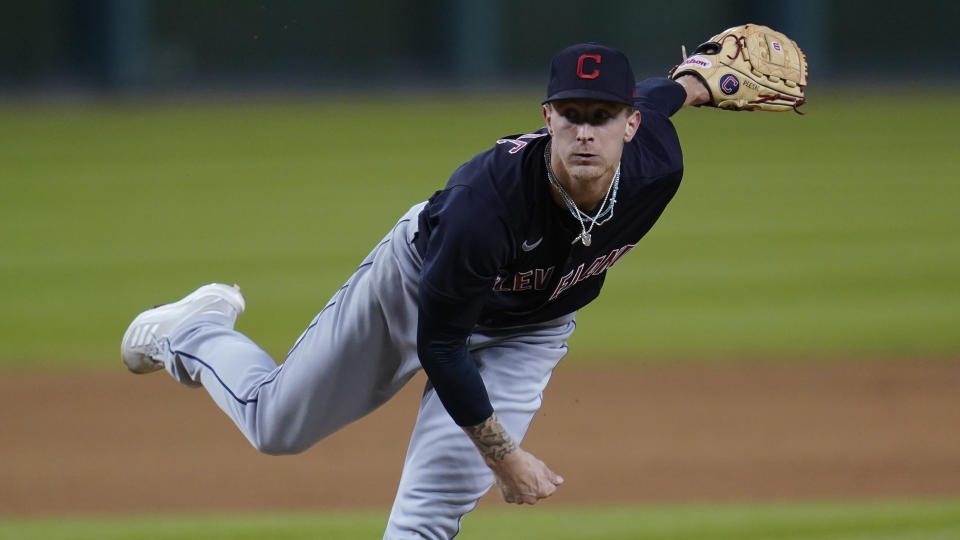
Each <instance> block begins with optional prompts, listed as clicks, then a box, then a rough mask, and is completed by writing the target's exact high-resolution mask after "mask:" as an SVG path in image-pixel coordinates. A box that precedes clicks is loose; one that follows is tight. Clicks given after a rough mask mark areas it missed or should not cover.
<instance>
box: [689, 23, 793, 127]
mask: <svg viewBox="0 0 960 540" xmlns="http://www.w3.org/2000/svg"><path fill="white" fill-rule="evenodd" d="M683 56H684V60H683V63H681V64H680V65H678V66H677V67H675V68H673V69H672V70H671V71H670V77H671V78H672V79H676V78H678V77H681V76H683V75H694V76H696V77H697V78H699V79H700V80H701V81H702V82H703V84H704V85H705V86H706V87H707V90H708V91H709V92H710V103H709V105H712V106H714V107H719V108H721V109H732V110H738V111H754V110H758V109H759V110H764V111H790V110H792V111H795V112H797V113H799V114H803V113H802V112H800V109H799V107H800V106H801V105H803V104H804V103H806V102H807V100H806V97H805V92H806V88H807V74H808V71H809V70H808V66H807V56H806V55H805V54H804V53H803V50H801V49H800V46H799V45H797V43H796V42H795V41H793V40H792V39H790V38H788V37H787V36H785V35H783V34H781V33H780V32H777V31H776V30H773V29H771V28H769V27H767V26H762V25H757V24H745V25H742V26H735V27H733V28H728V29H727V30H724V31H723V32H721V33H720V34H717V35H716V36H713V37H712V38H710V40H709V41H707V42H706V43H704V44H702V45H700V46H699V47H697V49H696V50H695V51H694V52H693V55H691V56H690V57H687V53H686V48H684V50H683Z"/></svg>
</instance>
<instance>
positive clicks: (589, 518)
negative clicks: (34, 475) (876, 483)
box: [0, 501, 960, 540]
mask: <svg viewBox="0 0 960 540" xmlns="http://www.w3.org/2000/svg"><path fill="white" fill-rule="evenodd" d="M385 521H386V515H384V514H380V513H374V512H340V513H329V514H270V515H257V516H246V515H213V516H177V517H157V516H132V517H125V518H67V519H58V520H55V521H53V520H41V519H13V520H6V521H2V520H0V539H2V540H8V539H9V540H41V539H44V540H46V539H52V538H56V539H58V540H121V539H128V538H136V539H138V540H201V539H202V540H221V539H222V540H227V539H230V540H262V539H265V538H269V539H271V540H308V539H315V538H329V539H331V540H360V539H370V538H380V536H381V535H382V530H383V523H384V522H385ZM958 536H960V502H958V501H930V502H883V503H879V502H878V503H849V502H847V503H839V502H838V503H800V504H734V505H710V506H685V505H684V506H676V505H673V506H638V507H632V508H631V507H615V508H576V509H558V508H537V509H535V510H534V509H531V508H511V509H503V510H491V511H486V512H484V511H478V512H476V513H475V514H471V515H469V516H467V517H466V518H465V519H464V522H463V531H462V532H461V534H459V535H458V536H457V538H458V539H459V540H481V539H497V540H635V539H644V540H772V539H789V540H868V539H869V540H952V539H955V538H957V537H958Z"/></svg>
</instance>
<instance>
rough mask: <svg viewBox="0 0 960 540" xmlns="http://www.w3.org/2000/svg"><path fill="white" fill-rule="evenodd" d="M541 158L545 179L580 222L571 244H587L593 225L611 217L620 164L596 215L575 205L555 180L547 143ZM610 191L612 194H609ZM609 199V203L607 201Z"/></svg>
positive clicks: (618, 182) (604, 221) (615, 202)
mask: <svg viewBox="0 0 960 540" xmlns="http://www.w3.org/2000/svg"><path fill="white" fill-rule="evenodd" d="M543 160H544V162H546V164H547V180H549V181H550V185H552V186H553V187H555V188H557V191H558V192H559V193H560V198H561V199H563V202H564V203H566V205H567V209H568V210H570V213H571V214H572V215H573V217H574V218H575V219H576V220H577V221H579V222H580V230H581V231H582V232H581V233H580V236H577V237H576V238H574V239H573V242H570V243H571V244H576V243H577V240H579V241H580V242H581V243H582V244H583V245H584V246H589V245H590V242H591V241H592V240H593V237H592V236H591V235H590V232H591V231H593V227H594V225H596V226H597V227H600V226H602V225H603V224H604V223H606V222H608V221H610V220H611V219H613V205H615V204H617V188H619V187H620V164H619V163H618V164H617V172H616V173H614V175H613V181H612V182H610V185H609V186H607V194H606V195H604V196H603V202H601V203H600V210H599V211H597V215H595V216H592V217H591V216H589V215H587V214H586V213H585V212H584V211H583V210H580V208H579V207H578V206H577V203H575V202H573V197H571V196H570V195H568V194H567V191H566V190H565V189H563V186H561V185H560V181H559V180H557V177H556V176H554V174H553V167H551V166H550V145H549V144H547V148H546V149H545V150H544V151H543ZM611 193H612V196H611ZM608 201H609V203H610V204H609V205H607V202H608ZM604 216H606V219H603V220H602V221H601V218H603V217H604ZM587 221H589V222H590V226H589V227H587V225H586V222H587Z"/></svg>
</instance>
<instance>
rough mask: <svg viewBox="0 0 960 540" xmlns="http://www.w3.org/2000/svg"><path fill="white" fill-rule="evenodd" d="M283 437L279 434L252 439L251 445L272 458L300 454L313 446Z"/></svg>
mask: <svg viewBox="0 0 960 540" xmlns="http://www.w3.org/2000/svg"><path fill="white" fill-rule="evenodd" d="M281 435H283V434H280V433H278V434H272V435H269V436H259V437H256V438H253V437H251V438H250V444H252V445H253V447H254V448H256V449H257V451H258V452H262V453H264V454H267V455H271V456H289V455H292V454H299V453H301V452H303V451H305V450H306V449H307V448H310V446H312V444H309V443H304V442H302V441H298V440H296V439H291V438H285V437H283V436H281Z"/></svg>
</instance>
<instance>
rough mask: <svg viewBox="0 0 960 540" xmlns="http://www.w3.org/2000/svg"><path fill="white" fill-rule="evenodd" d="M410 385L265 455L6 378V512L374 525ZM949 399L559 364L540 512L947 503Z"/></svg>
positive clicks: (921, 383)
mask: <svg viewBox="0 0 960 540" xmlns="http://www.w3.org/2000/svg"><path fill="white" fill-rule="evenodd" d="M422 384H423V379H422V378H417V379H415V380H414V382H413V383H411V384H410V385H409V386H408V387H407V389H406V390H405V391H404V392H403V393H402V394H401V395H399V396H398V397H397V398H396V399H394V401H392V402H391V403H390V404H388V405H387V406H386V407H384V408H383V409H381V410H379V411H377V412H376V413H374V414H373V415H371V416H370V417H368V418H366V419H364V420H362V421H360V422H358V423H356V424H354V425H352V426H349V427H348V428H346V429H345V430H343V431H341V432H339V433H337V434H335V435H334V436H332V437H330V438H329V439H327V440H326V441H323V442H321V443H320V444H319V445H317V446H315V447H314V448H312V449H311V450H309V451H307V452H306V453H304V454H302V455H299V456H292V457H269V456H264V455H260V454H258V453H257V452H255V451H254V450H253V449H252V448H251V447H250V446H249V445H248V444H247V443H246V441H245V440H244V439H243V437H242V436H241V435H240V434H239V432H238V431H237V430H236V429H235V428H234V427H233V425H232V424H231V423H230V422H229V421H228V420H227V419H226V417H225V416H223V414H222V413H221V412H220V411H219V410H218V409H217V408H216V407H215V406H214V405H213V403H212V402H210V400H209V398H208V397H207V395H206V393H205V392H203V391H202V390H189V389H186V388H184V387H181V386H179V385H177V384H176V383H174V382H173V381H172V380H170V379H169V378H168V377H166V376H165V375H163V374H155V375H151V376H146V377H136V376H132V375H128V374H126V373H122V372H121V371H120V370H119V369H118V370H117V372H116V373H110V374H91V373H77V374H71V375H63V374H57V375H54V374H37V373H4V374H2V376H0V395H3V396H5V397H6V403H5V406H4V407H3V412H2V413H0V457H2V459H0V486H2V489H0V515H37V514H61V513H69V514H77V513H131V512H136V513H145V512H147V513H152V512H179V511H190V512H199V511H220V510H223V511H249V510H278V509H279V510H308V509H325V508H343V507H375V508H382V509H384V511H386V509H388V508H389V505H390V503H391V501H392V499H393V494H394V490H395V484H396V481H397V479H398V478H399V474H400V466H401V464H402V461H403V455H404V451H405V449H406V440H407V436H408V434H409V431H410V426H411V424H412V422H413V420H414V417H415V413H416V406H417V402H418V398H419V392H420V389H421V387H422ZM958 389H960V361H938V362H901V363H871V364H858V363H846V364H817V363H808V364H802V365H773V364H754V365H745V364H736V365H708V366H703V365H700V366H694V365H680V366H654V367H642V368H616V367H588V366H582V365H570V366H561V368H560V369H558V371H557V372H556V374H555V376H554V380H553V381H552V383H551V385H550V387H549V388H548V389H547V393H546V395H545V402H544V408H543V410H542V411H541V413H540V415H539V416H538V417H537V419H536V420H535V421H534V425H533V430H532V435H531V436H530V438H529V439H528V441H527V442H526V445H525V446H526V447H527V448H528V449H529V450H531V451H532V452H534V453H535V454H537V455H538V456H539V457H541V458H542V459H544V460H545V461H546V462H547V463H548V464H550V465H551V466H552V467H553V468H554V469H555V470H556V471H557V472H560V473H561V474H563V475H564V476H565V477H566V480H567V482H566V484H565V485H564V486H563V487H562V488H561V489H560V491H559V492H558V493H557V495H556V496H555V497H554V498H553V499H552V500H551V501H548V504H580V503H597V504H599V503H607V502H626V501H658V502H666V501H712V500H731V499H739V500H770V499H788V498H837V497H867V498H879V497H898V498H902V497H917V496H954V497H956V496H960V429H958V426H960V392H958ZM483 504H484V505H491V504H503V503H500V502H499V501H498V499H497V498H496V496H495V495H488V497H487V500H486V501H485V502H484V503H483Z"/></svg>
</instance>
